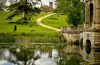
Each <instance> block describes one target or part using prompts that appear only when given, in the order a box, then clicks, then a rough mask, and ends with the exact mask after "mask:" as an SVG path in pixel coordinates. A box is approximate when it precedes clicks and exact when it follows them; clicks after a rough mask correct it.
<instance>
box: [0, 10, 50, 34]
mask: <svg viewBox="0 0 100 65" xmlns="http://www.w3.org/2000/svg"><path fill="white" fill-rule="evenodd" d="M11 13H12V12H3V11H0V15H1V16H2V17H0V33H12V32H13V28H14V25H15V24H10V23H9V22H11V21H10V20H5V19H6V18H7V16H9V15H10V14H11ZM45 15H47V14H45V13H41V14H39V15H37V16H33V17H32V19H31V20H32V24H33V27H29V25H17V33H29V32H31V30H33V29H34V30H35V31H38V32H40V31H43V32H44V31H52V30H49V29H46V28H44V27H41V26H39V25H37V24H36V20H37V19H38V18H39V17H42V16H45ZM17 19H18V16H16V17H14V19H13V20H12V21H13V22H14V21H16V20H17Z"/></svg>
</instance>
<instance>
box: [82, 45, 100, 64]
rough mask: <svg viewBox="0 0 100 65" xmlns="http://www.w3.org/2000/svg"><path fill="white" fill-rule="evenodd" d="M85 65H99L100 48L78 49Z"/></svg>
mask: <svg viewBox="0 0 100 65" xmlns="http://www.w3.org/2000/svg"><path fill="white" fill-rule="evenodd" d="M80 54H81V55H82V56H83V60H84V61H85V62H84V64H85V65H100V48H91V47H84V48H83V50H81V49H80Z"/></svg>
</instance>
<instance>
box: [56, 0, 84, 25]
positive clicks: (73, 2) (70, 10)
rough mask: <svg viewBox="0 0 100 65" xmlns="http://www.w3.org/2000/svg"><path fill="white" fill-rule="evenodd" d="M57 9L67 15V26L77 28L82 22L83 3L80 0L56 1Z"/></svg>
mask: <svg viewBox="0 0 100 65" xmlns="http://www.w3.org/2000/svg"><path fill="white" fill-rule="evenodd" d="M57 9H58V11H59V12H61V13H66V14H67V15H68V16H67V17H68V18H67V21H68V23H69V24H73V25H74V26H78V25H79V24H82V22H83V21H84V3H82V2H80V0H57Z"/></svg>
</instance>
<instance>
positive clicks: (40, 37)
mask: <svg viewBox="0 0 100 65" xmlns="http://www.w3.org/2000/svg"><path fill="white" fill-rule="evenodd" d="M44 34H45V35H44ZM0 43H60V39H59V36H58V34H57V33H56V32H52V34H51V32H50V33H44V32H42V33H38V32H35V33H0Z"/></svg>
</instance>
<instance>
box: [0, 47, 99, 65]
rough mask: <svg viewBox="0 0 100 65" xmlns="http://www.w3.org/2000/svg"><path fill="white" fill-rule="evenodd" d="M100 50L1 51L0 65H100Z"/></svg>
mask: <svg viewBox="0 0 100 65" xmlns="http://www.w3.org/2000/svg"><path fill="white" fill-rule="evenodd" d="M99 50H100V49H91V48H90V49H88V48H83V50H81V49H80V48H79V47H78V46H75V45H67V46H65V47H63V49H56V48H52V49H45V50H43V49H39V48H38V49H20V48H15V49H11V48H10V49H9V48H1V49H0V65H100V51H99Z"/></svg>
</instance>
